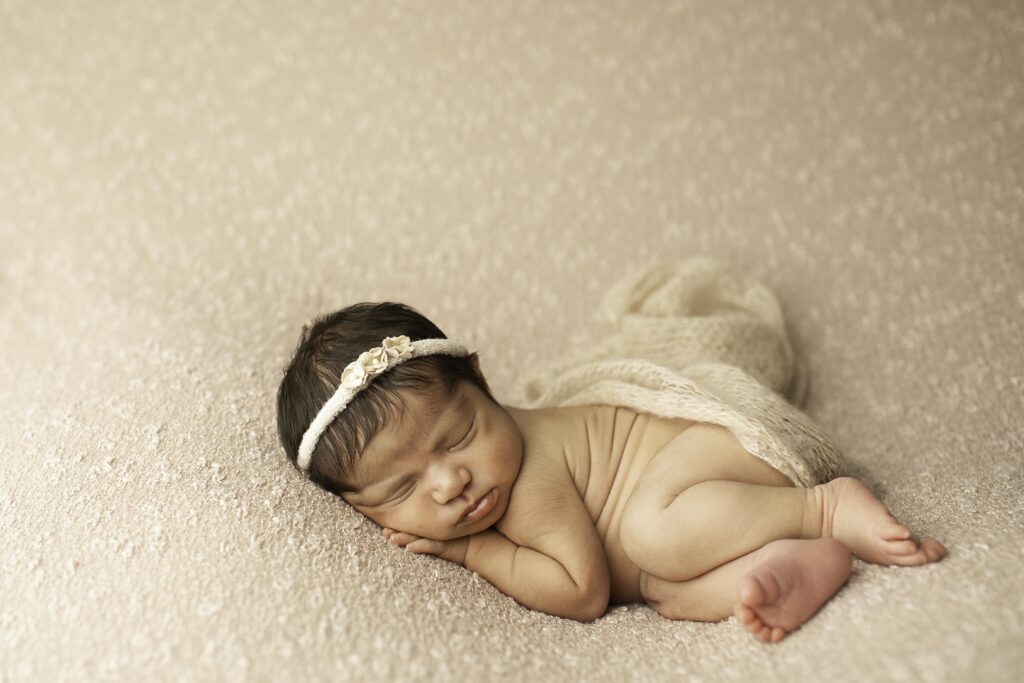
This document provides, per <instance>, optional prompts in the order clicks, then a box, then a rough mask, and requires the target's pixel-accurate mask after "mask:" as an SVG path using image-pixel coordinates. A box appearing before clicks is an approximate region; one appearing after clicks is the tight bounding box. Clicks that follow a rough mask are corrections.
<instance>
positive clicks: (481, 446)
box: [277, 302, 524, 540]
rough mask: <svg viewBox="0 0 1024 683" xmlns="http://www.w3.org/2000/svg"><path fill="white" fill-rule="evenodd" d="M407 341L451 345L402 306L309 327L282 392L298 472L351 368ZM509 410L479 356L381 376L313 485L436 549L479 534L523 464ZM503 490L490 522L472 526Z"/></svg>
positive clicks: (378, 307) (325, 451) (355, 408)
mask: <svg viewBox="0 0 1024 683" xmlns="http://www.w3.org/2000/svg"><path fill="white" fill-rule="evenodd" d="M401 335H405V336H408V337H409V339H410V340H411V341H417V340H420V339H445V338H446V336H445V334H444V333H443V332H442V331H441V330H440V329H439V328H438V327H437V326H436V325H434V324H433V323H432V322H430V321H429V320H428V319H427V318H425V317H424V316H423V315H421V314H420V313H419V312H418V311H416V310H415V309H413V308H410V307H409V306H406V305H404V304H400V303H392V302H381V303H372V302H363V303H358V304H354V305H352V306H349V307H347V308H344V309H342V310H340V311H336V312H334V313H331V314H328V315H325V316H321V317H319V318H317V319H316V320H315V321H314V323H313V324H312V325H311V326H310V327H308V328H304V329H303V334H302V338H301V339H300V340H299V344H298V346H297V348H296V350H295V355H294V357H293V358H292V360H291V362H290V363H289V364H288V367H287V369H286V370H285V373H284V378H283V379H282V380H281V386H280V387H279V389H278V392H277V430H278V436H279V437H280V440H281V445H282V446H283V447H284V450H285V453H286V454H287V456H288V458H289V459H290V460H291V462H292V464H293V465H296V467H298V464H297V458H298V452H299V446H300V444H301V442H302V436H303V434H304V433H305V432H306V429H307V428H308V427H309V426H310V423H311V422H312V421H313V419H314V418H315V417H316V415H317V413H318V412H319V411H320V409H321V408H322V407H323V405H324V404H325V403H326V402H327V401H328V400H329V399H330V398H331V397H332V396H333V395H334V393H335V391H336V390H337V389H338V385H339V382H340V379H341V374H342V371H344V369H345V367H346V366H347V365H348V364H349V363H351V362H352V361H354V360H356V359H357V358H358V357H359V355H360V354H361V353H363V352H364V351H368V350H370V349H373V348H376V347H379V346H381V341H382V340H383V339H385V338H386V337H398V336H401ZM509 410H514V409H506V408H505V407H504V406H502V405H500V404H499V403H498V402H497V401H496V400H495V399H494V396H493V395H492V394H491V390H490V388H489V387H488V385H487V380H486V379H485V378H484V376H483V373H481V372H480V364H479V359H478V358H477V355H476V354H475V353H473V354H471V355H469V356H466V357H457V356H449V355H443V354H434V355H427V356H417V357H414V358H410V359H408V360H405V361H403V362H401V363H399V364H397V365H395V366H394V367H392V368H390V369H389V370H386V371H385V372H382V373H381V374H379V375H377V376H375V377H373V378H372V380H371V381H370V382H369V383H368V384H367V385H366V386H365V387H364V388H363V389H362V390H361V391H359V392H358V393H357V394H356V395H355V396H354V397H353V398H352V400H351V401H350V402H349V403H348V405H347V406H345V408H344V410H342V411H341V413H339V414H338V416H337V417H336V418H335V419H334V420H333V422H331V424H330V425H328V427H327V428H326V429H325V430H324V432H323V434H322V435H321V436H320V438H319V440H318V441H317V444H316V448H315V449H314V450H313V453H312V457H311V460H310V464H309V470H308V472H307V476H308V477H309V478H310V479H311V480H312V481H313V482H314V483H316V484H317V485H318V486H320V487H321V488H323V489H325V490H327V491H330V492H331V493H334V494H335V495H338V496H340V497H341V498H342V499H344V500H345V501H346V502H348V503H349V504H351V505H352V506H353V507H355V508H356V509H357V510H359V511H360V512H362V513H363V514H365V515H366V516H367V517H369V518H370V519H372V520H373V521H374V522H376V523H377V524H380V525H381V526H385V527H390V528H392V529H397V530H399V531H405V532H408V533H411V534H414V535H416V536H422V537H424V538H433V539H436V540H448V539H452V538H458V537H460V536H467V535H469V534H474V533H478V532H480V531H483V530H484V529H486V528H487V527H489V526H491V525H492V524H494V523H495V522H496V521H498V520H499V519H501V517H502V515H504V513H505V510H506V508H507V507H508V500H509V495H510V493H511V490H512V485H513V483H514V482H515V480H516V477H517V476H518V474H519V468H520V465H521V464H522V459H523V446H524V443H523V437H522V433H521V431H520V429H519V425H518V423H517V421H516V420H515V419H514V418H513V416H512V415H511V414H510V412H509ZM492 489H494V490H495V494H496V495H492V496H490V499H489V500H488V502H487V503H485V504H484V507H483V514H480V513H479V512H477V513H474V514H473V515H472V516H470V517H468V518H465V517H466V513H467V512H468V510H469V508H470V507H471V506H472V505H473V503H475V502H477V501H479V500H480V499H481V498H482V497H483V496H485V495H486V494H488V492H490V491H491V490H492ZM488 507H489V508H490V509H487V508H488Z"/></svg>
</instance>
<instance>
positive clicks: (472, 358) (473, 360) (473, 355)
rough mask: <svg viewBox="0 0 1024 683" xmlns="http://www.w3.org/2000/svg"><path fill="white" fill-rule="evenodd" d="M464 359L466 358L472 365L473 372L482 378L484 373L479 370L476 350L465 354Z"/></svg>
mask: <svg viewBox="0 0 1024 683" xmlns="http://www.w3.org/2000/svg"><path fill="white" fill-rule="evenodd" d="M466 360H468V361H469V364H470V365H472V366H473V372H475V373H476V374H477V376H478V377H480V379H483V377H484V373H482V372H480V359H479V358H478V357H477V355H476V352H474V353H471V354H469V355H468V356H466Z"/></svg>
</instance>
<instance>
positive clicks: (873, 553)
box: [620, 423, 946, 581]
mask: <svg viewBox="0 0 1024 683" xmlns="http://www.w3.org/2000/svg"><path fill="white" fill-rule="evenodd" d="M787 484H788V479H786V478H785V477H784V476H783V475H782V474H781V473H779V472H778V471H776V470H775V469H774V468H772V467H771V466H769V465H768V464H767V463H766V462H764V461H763V460H761V459H760V458H757V457H755V456H753V455H751V454H750V453H748V452H746V451H745V450H744V449H743V448H742V446H741V445H740V444H739V442H738V441H736V439H735V438H734V437H732V435H731V434H730V432H729V431H728V430H726V429H725V428H723V427H719V426H717V425H708V424H703V423H698V424H697V425H694V426H693V427H690V428H689V429H686V430H684V431H683V432H682V433H680V434H679V435H678V436H677V437H675V439H673V440H672V441H671V442H669V443H668V444H667V445H666V446H665V447H663V448H662V450H661V451H659V452H658V454H657V455H655V457H654V458H653V459H652V460H651V462H650V463H649V464H648V466H647V469H646V470H645V471H644V473H643V475H642V476H641V478H640V480H639V481H638V483H637V485H636V487H635V488H634V489H633V491H632V492H631V494H630V497H629V499H628V501H627V503H626V507H625V509H624V511H623V514H622V520H621V525H620V539H621V544H622V549H623V551H624V552H625V553H626V555H627V556H628V557H629V559H630V560H631V561H632V562H633V563H634V564H635V565H636V566H637V567H639V568H640V569H641V570H642V571H644V572H647V573H648V574H652V575H654V576H657V577H659V578H661V579H665V580H667V581H686V580H688V579H692V578H694V577H696V576H700V575H701V574H703V573H704V572H706V571H709V570H711V569H713V568H715V567H718V566H720V565H722V564H725V563H726V562H728V561H730V560H733V559H735V558H737V557H741V556H743V555H746V554H747V553H749V552H751V551H753V550H755V549H757V548H760V547H761V546H763V545H765V544H766V543H769V542H770V541H773V540H777V539H814V538H821V537H825V538H828V537H832V538H835V539H837V540H839V541H841V542H842V543H844V544H846V545H847V546H848V547H849V548H850V550H852V551H853V552H854V553H855V554H856V555H857V556H858V557H860V558H862V559H864V560H867V561H869V562H875V563H878V564H895V565H901V566H913V565H920V564H925V563H927V562H935V561H937V560H939V559H941V558H942V557H944V556H945V554H946V549H945V548H944V547H943V546H942V544H941V543H939V542H938V541H936V540H935V539H932V538H925V539H924V540H923V541H921V540H918V539H917V537H916V536H914V535H913V534H912V533H911V532H910V530H909V529H907V528H906V527H905V526H903V525H902V524H900V523H899V522H898V521H897V520H896V518H895V517H893V516H892V514H891V513H890V512H889V511H888V509H887V508H886V507H885V505H883V504H882V503H881V501H879V500H878V499H877V498H875V497H874V495H873V494H872V493H871V491H870V490H869V489H868V488H867V487H866V486H864V485H863V484H862V483H860V482H859V481H857V480H856V479H852V478H850V477H840V478H838V479H834V480H832V481H830V482H828V483H826V484H820V485H818V486H815V487H813V488H797V487H793V486H792V485H787Z"/></svg>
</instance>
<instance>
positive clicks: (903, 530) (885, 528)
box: [875, 520, 914, 541]
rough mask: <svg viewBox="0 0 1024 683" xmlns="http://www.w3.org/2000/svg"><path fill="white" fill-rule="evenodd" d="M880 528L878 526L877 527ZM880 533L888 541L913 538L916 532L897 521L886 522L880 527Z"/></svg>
mask: <svg viewBox="0 0 1024 683" xmlns="http://www.w3.org/2000/svg"><path fill="white" fill-rule="evenodd" d="M875 528H876V529H878V527H875ZM878 533H879V535H880V536H881V537H882V538H884V539H885V540H887V541H902V540H904V539H909V538H913V537H914V534H913V533H912V532H911V531H910V529H908V528H907V527H905V526H903V525H902V524H900V523H899V522H897V521H895V520H894V521H892V522H886V523H885V524H884V525H882V527H881V528H880V529H878Z"/></svg>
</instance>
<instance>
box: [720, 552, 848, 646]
mask: <svg viewBox="0 0 1024 683" xmlns="http://www.w3.org/2000/svg"><path fill="white" fill-rule="evenodd" d="M758 552H759V553H764V555H765V557H764V560H763V561H761V563H760V564H758V565H757V566H756V567H755V568H754V569H753V570H751V571H750V572H749V573H748V574H746V575H745V576H744V577H743V578H742V579H740V583H739V597H740V601H739V602H737V603H736V606H735V607H734V608H733V613H734V614H735V615H736V618H737V619H738V620H739V622H740V623H741V624H743V625H744V626H746V627H747V629H749V630H750V632H751V633H753V634H754V635H755V636H756V637H758V638H760V639H761V640H762V641H764V642H766V643H767V642H769V641H771V642H773V643H777V642H779V641H780V640H782V639H783V638H785V637H786V636H787V635H788V634H789V633H790V632H791V631H793V630H794V629H797V628H799V627H800V625H801V624H802V623H804V622H805V621H807V620H808V619H810V618H811V616H813V615H814V613H815V612H817V611H818V610H819V609H820V608H821V606H822V605H823V604H825V601H826V600H828V599H829V598H830V597H831V596H832V595H833V594H834V593H835V592H836V591H837V590H839V587H840V586H842V585H843V584H844V583H845V582H846V579H847V578H848V577H849V576H850V568H851V565H852V564H853V556H852V555H851V554H850V549H849V548H847V547H846V546H845V545H843V544H842V543H840V542H839V541H837V540H835V539H832V538H814V539H809V540H794V539H780V540H777V541H772V542H771V543H767V544H765V545H764V547H762V548H761V549H760V550H759V551H758Z"/></svg>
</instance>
